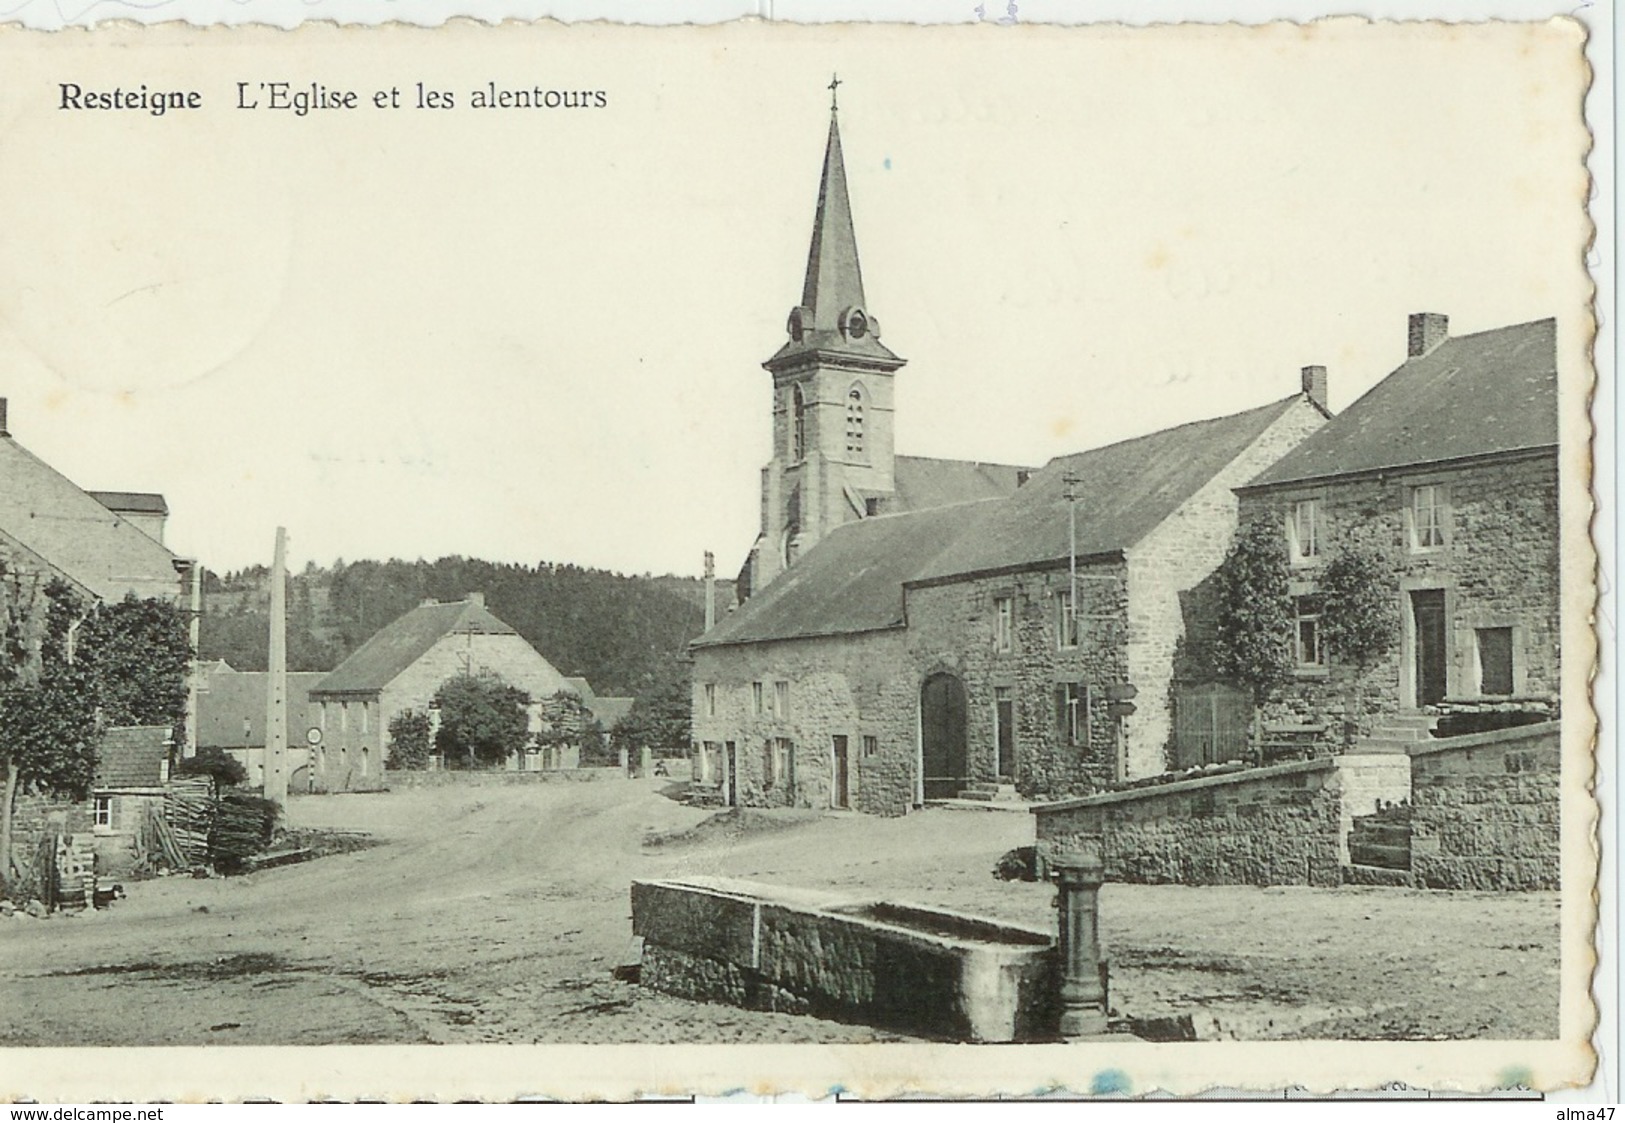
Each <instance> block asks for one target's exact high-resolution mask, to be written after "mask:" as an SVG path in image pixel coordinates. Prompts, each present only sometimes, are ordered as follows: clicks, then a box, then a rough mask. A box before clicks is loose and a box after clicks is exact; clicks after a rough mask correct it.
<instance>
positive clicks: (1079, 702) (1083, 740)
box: [1055, 682, 1089, 745]
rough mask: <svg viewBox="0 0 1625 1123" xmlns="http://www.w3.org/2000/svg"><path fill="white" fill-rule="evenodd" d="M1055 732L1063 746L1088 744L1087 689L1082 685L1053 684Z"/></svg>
mask: <svg viewBox="0 0 1625 1123" xmlns="http://www.w3.org/2000/svg"><path fill="white" fill-rule="evenodd" d="M1055 730H1056V733H1057V734H1058V735H1059V737H1060V739H1061V743H1062V744H1063V745H1087V744H1088V743H1089V687H1088V686H1087V685H1085V684H1084V683H1081V682H1058V683H1056V684H1055Z"/></svg>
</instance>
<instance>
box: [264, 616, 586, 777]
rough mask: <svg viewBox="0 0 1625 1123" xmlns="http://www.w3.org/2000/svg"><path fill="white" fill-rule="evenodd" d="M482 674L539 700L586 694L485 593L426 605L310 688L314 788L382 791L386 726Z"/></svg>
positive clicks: (383, 631)
mask: <svg viewBox="0 0 1625 1123" xmlns="http://www.w3.org/2000/svg"><path fill="white" fill-rule="evenodd" d="M482 671H491V672H494V673H496V674H497V675H500V676H501V678H502V679H503V681H504V682H506V683H508V684H509V685H510V686H515V687H518V688H519V689H520V690H523V691H524V692H525V693H527V694H528V695H530V697H531V699H532V701H533V702H539V701H540V700H541V699H544V698H548V697H551V696H552V695H554V694H557V693H558V692H559V691H561V690H563V691H570V692H573V693H579V692H578V691H575V690H573V689H572V688H571V687H570V685H569V683H568V681H567V680H566V679H565V677H564V676H563V675H562V674H560V673H559V671H558V669H557V668H556V667H554V666H553V664H552V663H549V662H548V661H547V660H546V659H544V658H543V657H542V656H541V654H540V653H539V652H537V650H536V649H535V648H534V647H532V646H531V645H530V642H529V641H528V640H526V639H525V638H524V637H523V636H521V635H520V634H519V633H518V632H517V631H515V630H514V629H513V628H511V627H509V626H508V625H507V624H505V623H503V622H502V621H501V620H499V619H497V618H496V617H495V616H494V615H492V613H491V611H490V610H489V609H487V608H486V607H485V597H484V595H483V594H481V593H471V594H469V596H468V598H467V599H466V600H461V601H451V602H448V603H437V602H434V601H427V602H425V603H424V604H422V605H419V606H418V607H417V608H414V609H413V610H412V611H410V612H408V613H406V614H405V615H404V616H401V617H399V618H398V619H396V620H395V621H394V622H393V623H391V624H388V625H386V626H385V627H384V628H383V629H382V630H381V631H379V632H378V633H377V634H375V635H374V636H373V637H372V638H371V639H369V640H368V641H367V642H366V643H364V644H362V645H361V646H360V647H359V648H358V649H356V651H355V652H354V653H352V654H351V655H350V657H349V658H348V659H346V660H344V662H342V663H340V664H339V665H338V666H337V667H335V668H334V669H333V670H332V671H331V672H330V673H328V674H327V675H325V676H323V677H322V679H321V680H320V681H319V682H317V683H316V684H315V686H313V687H312V688H311V690H310V701H311V703H312V705H313V707H314V725H313V728H314V730H315V731H316V732H313V733H312V734H311V735H310V743H311V749H312V761H311V768H312V772H311V788H312V790H315V791H357V790H367V789H377V788H382V787H385V786H386V779H385V776H384V766H385V761H386V759H387V757H388V751H389V723H390V722H391V721H393V720H394V718H395V717H396V715H398V714H400V713H402V712H404V711H406V710H412V709H427V708H428V706H429V703H430V702H431V701H433V699H434V696H435V693H436V691H438V690H439V689H440V687H441V685H442V684H443V683H445V682H447V681H448V680H450V679H453V678H456V677H457V676H458V675H462V674H479V673H480V672H482ZM289 735H290V737H292V736H293V735H294V734H293V731H292V730H291V728H290V733H289Z"/></svg>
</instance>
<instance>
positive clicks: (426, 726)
mask: <svg viewBox="0 0 1625 1123" xmlns="http://www.w3.org/2000/svg"><path fill="white" fill-rule="evenodd" d="M433 728H434V726H433V724H432V723H431V722H430V720H429V714H428V711H426V710H402V711H401V712H400V713H398V714H396V715H395V716H394V717H392V718H390V720H389V755H388V756H386V757H385V758H384V767H385V768H425V767H427V766H428V764H429V754H430V753H431V752H432V751H433V750H434V737H433V734H432V730H433Z"/></svg>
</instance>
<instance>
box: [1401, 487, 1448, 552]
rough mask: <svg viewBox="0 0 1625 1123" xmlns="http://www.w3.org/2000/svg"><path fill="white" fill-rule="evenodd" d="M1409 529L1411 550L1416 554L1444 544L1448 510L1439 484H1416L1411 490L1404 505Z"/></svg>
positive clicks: (1442, 489)
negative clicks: (1408, 500) (1407, 501)
mask: <svg viewBox="0 0 1625 1123" xmlns="http://www.w3.org/2000/svg"><path fill="white" fill-rule="evenodd" d="M1406 506H1407V510H1408V513H1409V516H1410V517H1409V519H1408V521H1409V523H1410V528H1411V549H1412V550H1413V551H1415V552H1417V553H1422V552H1425V551H1427V550H1437V549H1439V548H1440V547H1441V546H1443V545H1444V544H1445V533H1446V524H1447V517H1448V508H1447V505H1446V502H1445V493H1444V488H1443V487H1442V486H1441V485H1439V484H1418V485H1416V486H1415V487H1413V488H1411V491H1410V502H1409V503H1408V504H1407V505H1406Z"/></svg>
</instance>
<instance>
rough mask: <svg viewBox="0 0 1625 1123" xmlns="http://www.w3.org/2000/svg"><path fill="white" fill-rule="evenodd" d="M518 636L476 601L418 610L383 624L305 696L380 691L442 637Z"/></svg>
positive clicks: (432, 606)
mask: <svg viewBox="0 0 1625 1123" xmlns="http://www.w3.org/2000/svg"><path fill="white" fill-rule="evenodd" d="M518 634H519V633H518V632H516V631H515V630H514V629H513V628H510V627H509V626H508V625H507V624H504V623H503V622H502V621H501V620H498V619H497V618H496V617H495V616H493V615H492V614H491V612H490V610H489V609H487V608H486V607H485V605H483V604H481V603H479V602H478V601H477V600H463V601H450V602H447V603H443V604H423V605H419V606H418V607H417V608H414V609H412V611H410V612H408V613H406V614H405V615H403V616H400V617H397V618H396V619H395V620H394V621H393V622H391V623H389V624H386V625H385V626H384V627H383V628H382V629H380V630H379V631H378V632H377V633H375V634H374V635H373V637H372V638H371V639H369V640H368V641H367V642H366V643H364V644H362V645H361V646H360V647H358V648H357V649H356V650H355V651H353V652H352V653H351V654H350V657H349V658H348V659H346V660H344V662H342V663H340V664H339V665H338V666H337V667H335V668H333V670H332V671H331V672H329V673H328V675H327V676H326V677H325V678H323V679H322V680H321V681H320V682H319V683H317V684H316V685H315V686H314V687H312V688H311V693H312V694H357V693H368V692H371V691H377V690H382V689H383V688H384V687H386V686H388V685H389V684H390V683H391V682H392V681H394V679H395V676H396V675H399V674H400V673H401V672H402V671H404V670H406V668H408V667H410V666H411V665H412V664H413V663H416V662H417V661H418V660H419V659H421V658H422V657H423V656H424V654H425V653H426V652H427V651H428V650H429V648H431V647H433V646H434V645H435V643H437V642H438V641H439V640H440V639H442V638H443V637H445V636H450V635H482V636H515V635H518Z"/></svg>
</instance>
